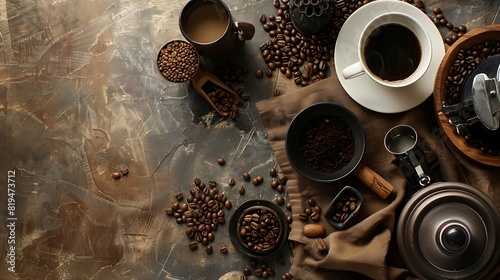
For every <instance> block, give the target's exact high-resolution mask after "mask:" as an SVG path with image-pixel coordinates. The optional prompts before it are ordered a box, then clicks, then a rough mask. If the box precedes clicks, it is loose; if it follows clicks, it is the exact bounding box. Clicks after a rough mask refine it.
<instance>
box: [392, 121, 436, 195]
mask: <svg viewBox="0 0 500 280" xmlns="http://www.w3.org/2000/svg"><path fill="white" fill-rule="evenodd" d="M417 142H418V135H417V132H416V131H415V129H414V128H413V127H411V126H409V125H397V126H395V127H393V128H391V129H390V130H389V131H388V132H387V134H386V135H385V138H384V145H385V148H386V149H387V151H389V152H390V153H391V154H393V155H394V156H395V157H396V163H397V165H398V169H399V171H400V172H401V174H402V175H403V176H405V178H406V179H407V180H408V182H409V183H410V184H411V186H421V187H425V186H427V185H429V184H430V183H431V177H430V170H429V168H428V165H427V162H426V160H425V155H424V153H423V151H422V150H421V149H419V148H418V147H416V145H417Z"/></svg>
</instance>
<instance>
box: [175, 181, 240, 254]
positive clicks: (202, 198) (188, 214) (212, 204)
mask: <svg viewBox="0 0 500 280" xmlns="http://www.w3.org/2000/svg"><path fill="white" fill-rule="evenodd" d="M194 184H195V186H194V187H193V188H191V189H190V191H189V193H190V194H189V196H188V197H186V200H185V202H181V201H182V199H183V198H184V196H183V195H182V193H177V194H176V199H177V201H178V202H176V203H174V204H172V206H171V207H169V208H168V209H167V210H166V214H167V215H168V216H171V217H173V218H175V219H176V222H177V223H178V224H186V226H187V227H186V230H185V234H186V235H187V237H188V238H189V239H193V241H192V242H191V243H189V245H188V246H189V248H190V249H191V250H196V249H197V248H198V244H202V245H204V246H205V250H206V252H207V254H212V252H213V248H212V246H211V245H210V243H211V242H213V241H214V239H215V235H214V232H215V231H217V228H218V226H219V225H221V224H224V223H225V212H224V209H230V208H231V206H232V203H231V201H230V200H229V199H227V197H226V195H225V194H219V190H218V189H217V182H215V181H210V182H209V184H208V186H206V185H205V183H203V182H202V181H201V180H200V179H199V178H195V179H194ZM226 249H227V248H226ZM221 253H226V250H224V249H221Z"/></svg>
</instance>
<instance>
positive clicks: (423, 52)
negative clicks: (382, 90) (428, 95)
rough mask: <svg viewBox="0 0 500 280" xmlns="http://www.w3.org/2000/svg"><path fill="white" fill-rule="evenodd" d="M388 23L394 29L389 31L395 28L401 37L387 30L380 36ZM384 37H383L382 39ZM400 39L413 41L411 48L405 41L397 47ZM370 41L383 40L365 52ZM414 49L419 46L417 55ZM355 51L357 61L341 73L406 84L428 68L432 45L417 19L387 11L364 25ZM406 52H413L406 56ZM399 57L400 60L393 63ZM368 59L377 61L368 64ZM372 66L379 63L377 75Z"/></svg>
mask: <svg viewBox="0 0 500 280" xmlns="http://www.w3.org/2000/svg"><path fill="white" fill-rule="evenodd" d="M388 26H390V27H391V28H393V31H392V32H395V31H394V30H396V31H397V32H401V33H400V34H401V36H399V37H397V36H395V35H393V34H390V33H387V34H390V35H387V34H384V35H381V34H382V33H381V32H380V30H382V29H383V30H384V31H383V32H388V29H387V28H388ZM401 26H402V28H401ZM394 28H395V29H394ZM412 34H413V35H412ZM377 36H379V37H377ZM384 36H385V38H386V40H382V39H381V38H384ZM373 38H379V39H373ZM400 38H408V40H404V42H406V41H408V42H413V41H414V43H415V44H414V47H411V46H410V45H411V44H408V45H407V46H408V48H406V49H405V48H403V47H401V46H399V45H398V44H399V43H400V42H397V40H399V39H400ZM411 38H414V39H415V38H416V40H411ZM369 39H370V40H369ZM372 40H381V41H383V42H382V43H380V44H379V46H380V48H378V49H377V48H376V50H375V51H373V50H372V48H368V49H370V51H368V52H367V51H366V50H367V48H366V47H367V45H369V44H370V46H371V44H373V41H372ZM417 48H419V53H420V55H418V49H417ZM403 50H405V51H403ZM410 50H411V51H410ZM357 52H358V56H359V60H358V61H357V62H355V63H353V64H351V65H349V66H347V67H346V68H344V69H343V70H342V76H343V77H344V78H345V79H354V78H356V77H359V76H361V75H364V74H366V75H368V76H369V77H370V78H371V79H372V80H373V81H375V82H377V83H379V84H380V85H383V86H387V87H405V86H408V85H411V84H413V83H415V82H416V81H418V80H419V79H420V78H421V77H422V76H423V75H424V74H425V72H426V71H427V69H428V67H429V65H430V63H431V57H432V46H431V40H430V38H429V34H428V33H427V31H426V30H425V29H424V28H423V27H422V25H421V24H420V23H419V22H418V21H417V20H415V19H414V18H413V17H411V16H409V15H407V14H404V13H399V12H388V13H385V14H382V15H379V16H377V17H376V18H374V19H373V20H371V21H370V22H369V23H368V24H367V25H366V26H365V28H364V29H363V31H362V32H361V35H360V38H359V42H358V50H357ZM408 53H412V54H414V55H408ZM398 59H399V61H400V63H399V62H398V63H396V62H397V61H398ZM368 60H370V61H375V62H376V63H371V64H370V65H368V64H369V63H368V62H367V61H368ZM416 63H418V66H416V67H415V64H416ZM386 64H387V65H388V66H386ZM373 65H377V67H378V66H380V67H379V68H380V72H379V73H378V74H376V73H374V71H372V69H374V68H376V67H374V66H373ZM370 66H371V67H372V69H371V68H370ZM396 67H400V68H401V69H396ZM384 69H385V70H384ZM378 70H379V69H377V71H378ZM399 70H401V71H399ZM402 70H404V71H402ZM398 71H399V72H398ZM403 72H404V73H403ZM387 73H391V74H387ZM399 76H401V77H399Z"/></svg>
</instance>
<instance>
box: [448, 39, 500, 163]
mask: <svg viewBox="0 0 500 280" xmlns="http://www.w3.org/2000/svg"><path fill="white" fill-rule="evenodd" d="M497 54H500V41H499V40H489V41H485V42H484V43H481V44H477V45H474V46H472V47H470V48H468V49H461V50H460V51H459V52H458V54H457V56H456V57H455V60H454V61H453V65H452V67H451V68H450V71H449V72H448V75H447V78H446V81H445V90H444V98H445V104H446V105H453V104H458V103H460V102H461V101H462V100H461V90H462V86H463V84H464V82H465V80H466V78H467V75H468V74H469V73H471V72H472V71H473V70H474V69H475V68H476V67H477V66H478V65H479V64H480V63H481V62H483V61H484V60H486V59H488V58H490V57H491V56H493V55H497ZM449 116H451V115H449ZM461 136H462V137H464V139H465V141H466V142H467V143H468V144H470V145H471V146H473V147H476V148H478V149H480V150H481V151H482V152H484V153H486V154H491V155H498V154H500V151H499V150H497V149H494V148H492V147H487V146H485V145H484V143H482V142H481V141H478V140H477V139H476V138H475V137H474V136H473V135H472V134H471V133H470V132H469V131H468V129H467V127H465V129H464V130H463V132H462V134H461Z"/></svg>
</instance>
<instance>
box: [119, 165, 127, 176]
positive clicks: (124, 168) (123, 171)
mask: <svg viewBox="0 0 500 280" xmlns="http://www.w3.org/2000/svg"><path fill="white" fill-rule="evenodd" d="M120 173H121V174H122V175H123V176H127V175H128V168H127V167H122V168H120Z"/></svg>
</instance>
